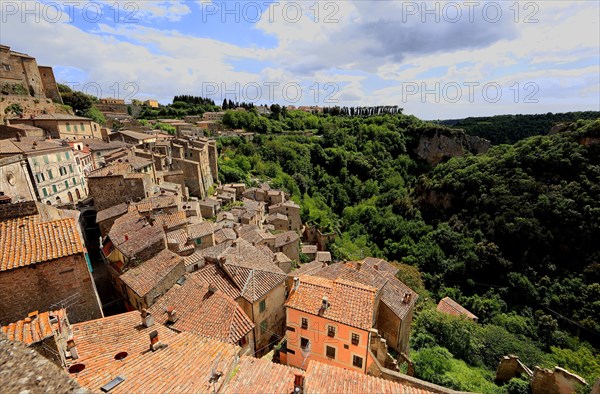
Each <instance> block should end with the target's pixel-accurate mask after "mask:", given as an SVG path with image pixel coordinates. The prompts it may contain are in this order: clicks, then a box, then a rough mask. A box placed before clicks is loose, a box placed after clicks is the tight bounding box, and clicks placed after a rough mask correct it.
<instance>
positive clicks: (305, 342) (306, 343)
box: [300, 338, 310, 349]
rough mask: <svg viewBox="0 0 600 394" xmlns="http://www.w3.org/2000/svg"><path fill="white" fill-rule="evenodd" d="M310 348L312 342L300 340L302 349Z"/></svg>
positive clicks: (305, 339) (304, 339)
mask: <svg viewBox="0 0 600 394" xmlns="http://www.w3.org/2000/svg"><path fill="white" fill-rule="evenodd" d="M309 346H310V341H309V340H308V339H307V338H300V347H301V348H302V349H307V348H308V347H309Z"/></svg>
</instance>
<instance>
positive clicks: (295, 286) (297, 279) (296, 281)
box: [294, 276, 300, 291]
mask: <svg viewBox="0 0 600 394" xmlns="http://www.w3.org/2000/svg"><path fill="white" fill-rule="evenodd" d="M298 286H300V278H298V277H297V276H296V277H294V291H296V290H298Z"/></svg>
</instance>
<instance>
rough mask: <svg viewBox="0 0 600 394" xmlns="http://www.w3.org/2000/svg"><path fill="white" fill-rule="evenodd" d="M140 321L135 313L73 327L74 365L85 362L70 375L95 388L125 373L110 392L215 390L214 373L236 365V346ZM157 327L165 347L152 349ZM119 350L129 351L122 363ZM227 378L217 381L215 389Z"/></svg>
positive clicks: (202, 391) (208, 391)
mask: <svg viewBox="0 0 600 394" xmlns="http://www.w3.org/2000/svg"><path fill="white" fill-rule="evenodd" d="M140 323H141V317H140V313H139V312H137V311H135V312H128V313H124V314H120V315H116V316H110V317H106V318H103V319H98V320H92V321H87V322H83V323H79V324H75V325H73V336H74V340H75V343H76V345H77V351H78V353H79V359H77V360H75V361H72V362H71V363H70V365H72V364H83V365H84V366H85V369H84V370H83V371H81V372H79V373H77V374H75V373H73V374H70V376H71V377H72V378H73V379H75V380H76V381H77V382H78V383H79V384H80V385H82V386H84V387H87V388H89V389H91V390H92V391H94V392H100V388H101V387H102V386H104V385H105V384H107V383H109V382H110V381H111V380H112V379H114V378H116V377H117V376H121V377H122V378H124V381H123V382H122V383H120V384H119V385H117V386H116V387H115V388H113V389H112V390H111V391H110V392H111V394H115V393H163V392H168V391H176V392H178V393H212V392H213V384H211V383H210V382H209V379H210V377H211V372H212V371H213V370H216V371H227V372H228V371H230V370H232V369H233V364H234V361H235V355H236V353H237V350H238V347H236V346H233V345H229V344H226V343H223V342H219V341H216V340H213V339H209V338H201V337H199V336H197V335H195V334H191V333H180V334H178V333H176V332H175V331H173V330H171V329H169V328H167V327H165V326H163V325H161V324H154V325H153V326H151V327H144V326H143V325H141V324H140ZM155 330H156V332H157V333H158V338H159V341H160V342H161V343H162V344H163V345H164V347H163V348H161V349H159V350H156V351H151V350H150V349H149V348H150V339H149V334H150V333H151V332H153V331H155ZM120 352H126V353H127V356H126V357H125V359H123V360H122V361H119V360H116V359H115V356H116V355H117V353H120ZM70 365H69V366H70ZM224 380H225V377H222V378H221V379H220V380H219V382H217V383H216V390H217V391H219V390H220V386H221V385H222V383H223V382H224Z"/></svg>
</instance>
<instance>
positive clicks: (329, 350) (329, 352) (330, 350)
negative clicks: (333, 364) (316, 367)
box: [325, 346, 335, 359]
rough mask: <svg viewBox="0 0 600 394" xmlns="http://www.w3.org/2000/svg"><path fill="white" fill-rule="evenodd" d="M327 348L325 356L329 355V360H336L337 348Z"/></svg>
mask: <svg viewBox="0 0 600 394" xmlns="http://www.w3.org/2000/svg"><path fill="white" fill-rule="evenodd" d="M325 348H326V350H325V354H326V355H327V358H333V359H335V348H334V347H331V346H326V347H325Z"/></svg>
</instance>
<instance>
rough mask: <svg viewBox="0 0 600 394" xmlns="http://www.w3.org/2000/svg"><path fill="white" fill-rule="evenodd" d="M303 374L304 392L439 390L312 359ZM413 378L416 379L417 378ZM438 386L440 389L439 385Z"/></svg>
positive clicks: (416, 393) (421, 393) (411, 393)
mask: <svg viewBox="0 0 600 394" xmlns="http://www.w3.org/2000/svg"><path fill="white" fill-rule="evenodd" d="M305 376H306V377H305V380H304V392H305V393H344V394H364V393H386V394H388V393H389V394H427V393H438V392H440V391H438V390H433V389H430V388H427V387H426V386H433V385H431V384H427V382H422V383H423V384H422V386H421V385H419V384H417V383H414V384H404V383H396V382H393V381H391V380H386V379H382V378H377V377H375V376H370V375H366V374H363V373H360V372H356V371H351V370H348V369H345V368H340V367H337V366H333V365H328V364H325V363H320V362H318V361H314V360H311V361H310V362H309V363H308V368H307V369H306V373H305ZM414 380H415V381H417V379H414ZM438 388H440V389H442V388H441V387H438ZM448 391H450V390H448Z"/></svg>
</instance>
